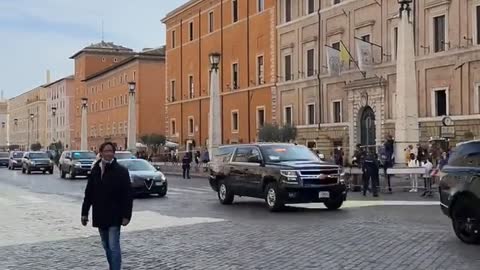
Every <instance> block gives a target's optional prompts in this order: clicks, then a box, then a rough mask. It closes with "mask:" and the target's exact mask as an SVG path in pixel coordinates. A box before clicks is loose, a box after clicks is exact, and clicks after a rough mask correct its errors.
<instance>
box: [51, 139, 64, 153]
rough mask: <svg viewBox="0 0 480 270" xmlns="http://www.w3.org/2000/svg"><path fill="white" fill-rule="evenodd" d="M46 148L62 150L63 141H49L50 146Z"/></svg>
mask: <svg viewBox="0 0 480 270" xmlns="http://www.w3.org/2000/svg"><path fill="white" fill-rule="evenodd" d="M48 149H50V150H54V151H63V143H62V142H61V141H58V142H54V143H51V144H50V146H48Z"/></svg>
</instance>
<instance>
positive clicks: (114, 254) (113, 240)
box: [81, 142, 133, 270]
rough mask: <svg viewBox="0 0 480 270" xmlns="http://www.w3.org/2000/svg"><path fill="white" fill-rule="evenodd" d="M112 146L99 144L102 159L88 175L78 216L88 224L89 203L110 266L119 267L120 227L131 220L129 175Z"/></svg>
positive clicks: (118, 269) (83, 222) (107, 143)
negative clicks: (115, 156)
mask: <svg viewBox="0 0 480 270" xmlns="http://www.w3.org/2000/svg"><path fill="white" fill-rule="evenodd" d="M115 150H116V149H115V145H114V144H113V143H111V142H105V143H103V144H102V145H101V146H100V153H101V159H100V160H99V161H97V162H96V163H95V165H94V167H93V169H92V173H91V175H90V176H89V178H88V182H87V187H86V188H85V197H84V199H83V205H82V217H81V222H82V225H83V226H87V224H88V212H89V211H90V207H92V209H93V213H92V225H93V227H95V228H98V231H99V233H100V237H101V239H102V245H103V248H104V249H105V253H106V256H107V261H108V264H109V266H110V270H120V269H121V268H122V252H121V249H120V228H121V226H127V225H128V224H129V223H130V220H131V218H132V207H133V196H132V187H131V184H130V176H129V173H128V170H127V169H126V168H124V167H122V166H120V165H119V164H118V163H117V160H116V159H115V158H114V155H115Z"/></svg>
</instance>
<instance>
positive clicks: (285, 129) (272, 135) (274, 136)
mask: <svg viewBox="0 0 480 270" xmlns="http://www.w3.org/2000/svg"><path fill="white" fill-rule="evenodd" d="M258 137H259V140H260V141H262V142H291V141H293V140H295V138H296V137H297V128H296V127H294V126H291V125H285V126H282V127H279V126H278V125H276V124H265V125H264V126H263V127H262V128H261V129H260V130H259V132H258Z"/></svg>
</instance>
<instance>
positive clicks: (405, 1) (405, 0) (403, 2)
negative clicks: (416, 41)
mask: <svg viewBox="0 0 480 270" xmlns="http://www.w3.org/2000/svg"><path fill="white" fill-rule="evenodd" d="M397 2H398V3H399V4H400V17H402V13H403V11H404V10H406V11H407V13H408V15H409V16H410V11H411V10H412V9H411V8H410V4H411V3H412V2H413V0H397Z"/></svg>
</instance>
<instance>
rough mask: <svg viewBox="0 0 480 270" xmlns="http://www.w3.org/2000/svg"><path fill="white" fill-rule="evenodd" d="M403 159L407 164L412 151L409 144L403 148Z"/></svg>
mask: <svg viewBox="0 0 480 270" xmlns="http://www.w3.org/2000/svg"><path fill="white" fill-rule="evenodd" d="M404 151H405V161H406V163H407V164H406V165H407V166H408V164H409V163H410V154H412V153H413V146H412V145H409V146H408V147H407V148H405V150H404Z"/></svg>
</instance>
